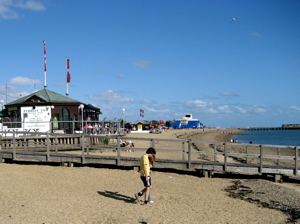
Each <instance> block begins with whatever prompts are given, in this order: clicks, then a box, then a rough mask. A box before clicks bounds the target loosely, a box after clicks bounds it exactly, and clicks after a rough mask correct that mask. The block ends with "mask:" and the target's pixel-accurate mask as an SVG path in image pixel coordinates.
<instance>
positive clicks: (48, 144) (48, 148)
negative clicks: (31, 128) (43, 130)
mask: <svg viewBox="0 0 300 224" xmlns="http://www.w3.org/2000/svg"><path fill="white" fill-rule="evenodd" d="M46 144H47V162H49V161H50V141H49V133H47V139H46Z"/></svg>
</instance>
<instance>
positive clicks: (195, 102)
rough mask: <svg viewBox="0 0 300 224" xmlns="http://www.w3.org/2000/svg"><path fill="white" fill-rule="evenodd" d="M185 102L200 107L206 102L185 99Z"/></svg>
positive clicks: (205, 104)
mask: <svg viewBox="0 0 300 224" xmlns="http://www.w3.org/2000/svg"><path fill="white" fill-rule="evenodd" d="M186 104H187V105H190V106H195V107H202V108H203V107H206V106H207V103H206V102H204V101H202V100H192V101H187V102H186Z"/></svg>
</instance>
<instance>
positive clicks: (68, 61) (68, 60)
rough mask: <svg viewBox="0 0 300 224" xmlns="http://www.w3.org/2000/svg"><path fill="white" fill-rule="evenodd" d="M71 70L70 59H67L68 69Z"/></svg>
mask: <svg viewBox="0 0 300 224" xmlns="http://www.w3.org/2000/svg"><path fill="white" fill-rule="evenodd" d="M69 68H70V59H68V58H67V69H69Z"/></svg>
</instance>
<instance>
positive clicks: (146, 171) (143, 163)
mask: <svg viewBox="0 0 300 224" xmlns="http://www.w3.org/2000/svg"><path fill="white" fill-rule="evenodd" d="M155 154H156V151H155V149H154V148H152V147H150V148H148V149H147V151H146V154H145V155H143V156H142V157H141V159H140V178H141V180H142V181H143V184H144V187H145V188H144V189H143V190H141V191H140V192H138V193H137V194H135V195H134V196H135V198H136V200H139V197H141V196H142V195H144V204H145V205H147V204H148V203H149V200H148V199H149V196H150V191H151V188H152V183H151V176H150V173H151V170H150V165H151V163H150V161H151V160H152V161H153V159H154V158H155V157H153V156H155ZM149 158H150V159H149Z"/></svg>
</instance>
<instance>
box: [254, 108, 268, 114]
mask: <svg viewBox="0 0 300 224" xmlns="http://www.w3.org/2000/svg"><path fill="white" fill-rule="evenodd" d="M254 112H256V113H265V112H267V110H266V109H265V108H261V107H256V108H254Z"/></svg>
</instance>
